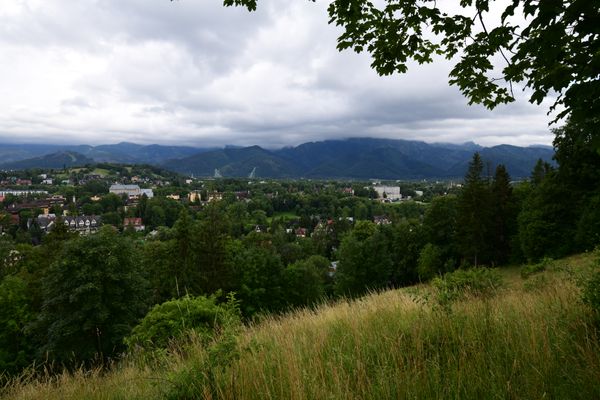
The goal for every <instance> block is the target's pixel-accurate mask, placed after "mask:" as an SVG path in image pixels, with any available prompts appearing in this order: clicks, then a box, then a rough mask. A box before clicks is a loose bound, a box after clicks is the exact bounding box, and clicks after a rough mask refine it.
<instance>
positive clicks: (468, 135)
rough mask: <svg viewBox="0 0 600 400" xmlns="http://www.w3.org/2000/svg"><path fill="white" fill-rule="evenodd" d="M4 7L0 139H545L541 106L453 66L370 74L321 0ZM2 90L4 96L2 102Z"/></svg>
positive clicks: (57, 2) (267, 142) (57, 0)
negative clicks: (481, 91) (470, 88)
mask: <svg viewBox="0 0 600 400" xmlns="http://www.w3.org/2000/svg"><path fill="white" fill-rule="evenodd" d="M15 4H20V5H17V6H11V7H9V8H8V9H7V10H8V11H6V10H5V11H4V12H2V11H0V52H2V53H3V54H11V57H7V59H6V60H3V61H5V62H3V64H4V65H0V87H1V88H3V90H4V94H5V96H3V97H4V99H2V98H0V107H2V109H3V113H2V115H0V132H4V134H2V133H0V139H2V138H5V139H7V140H8V139H11V140H14V138H15V136H18V137H21V138H22V140H23V141H25V140H29V139H31V138H36V139H37V138H40V137H41V138H44V137H47V136H44V133H47V134H51V135H52V138H53V140H54V141H75V142H79V143H80V142H88V143H92V144H97V143H107V142H116V141H121V140H127V141H134V142H140V143H152V142H157V143H171V144H194V145H211V146H213V145H224V144H237V145H250V144H260V145H264V146H267V147H273V146H284V145H292V144H299V143H302V142H305V141H310V140H323V139H329V138H343V137H350V136H379V137H390V138H409V139H422V140H426V141H447V142H462V141H467V140H474V141H475V142H479V143H482V144H498V143H501V142H508V143H514V144H525V145H526V144H531V143H545V144H549V143H550V142H551V135H549V134H548V127H547V125H546V124H547V122H548V121H549V119H550V118H549V117H547V116H546V115H545V110H546V109H547V104H545V105H544V106H543V107H535V106H532V105H530V104H528V103H527V96H526V93H525V94H523V95H521V96H520V97H521V99H520V100H519V102H517V103H514V104H511V105H508V106H503V107H500V108H498V109H497V110H494V111H493V112H490V111H489V110H486V109H484V108H483V107H480V106H473V107H469V106H467V105H466V103H467V102H466V100H465V99H464V98H463V97H462V96H461V95H460V93H459V92H458V90H457V89H456V88H453V87H449V86H448V83H447V81H448V77H447V75H448V71H449V69H450V68H451V65H450V64H449V63H448V62H446V61H444V60H439V62H437V63H435V64H433V65H425V66H419V65H414V66H411V68H410V72H409V73H408V74H407V75H403V76H392V77H379V76H377V74H376V73H375V72H374V71H373V70H371V69H370V67H369V64H370V60H369V59H368V57H367V56H365V55H364V54H359V55H357V54H354V53H352V52H344V53H338V52H337V50H336V49H335V45H336V37H337V34H338V33H339V30H338V28H336V27H334V26H330V25H328V24H327V15H326V7H327V4H326V2H317V3H312V2H304V1H300V2H281V1H278V0H262V1H261V3H260V7H259V10H258V11H257V12H256V13H248V12H247V11H245V10H244V9H241V8H227V9H226V8H223V7H222V4H221V2H220V1H219V0H211V1H206V0H179V1H175V2H170V1H167V0H155V1H147V0H128V1H122V0H95V1H94V0H82V1H77V2H71V1H67V0H54V1H39V0H23V1H21V2H19V3H15ZM8 99H10V100H8Z"/></svg>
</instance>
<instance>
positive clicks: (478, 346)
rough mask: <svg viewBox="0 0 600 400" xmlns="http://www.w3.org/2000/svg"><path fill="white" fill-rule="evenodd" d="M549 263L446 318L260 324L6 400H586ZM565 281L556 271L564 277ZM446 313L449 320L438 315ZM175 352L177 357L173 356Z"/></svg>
mask: <svg viewBox="0 0 600 400" xmlns="http://www.w3.org/2000/svg"><path fill="white" fill-rule="evenodd" d="M592 260H593V259H592V258H591V257H590V256H589V255H585V256H576V257H571V258H570V259H565V260H558V261H556V262H555V263H554V265H553V266H551V267H550V268H549V270H547V271H546V272H543V273H542V274H538V275H536V276H533V277H530V278H529V279H528V280H522V279H521V277H520V276H519V274H518V270H517V269H512V270H504V271H503V274H504V276H505V281H507V287H506V288H505V289H502V290H500V291H498V292H497V293H496V295H495V296H491V297H485V298H467V299H465V300H462V301H459V302H458V303H456V304H454V305H453V306H452V307H451V308H450V309H446V308H440V307H439V306H436V305H435V303H433V302H432V300H431V299H432V297H431V296H430V295H427V293H430V291H429V289H428V288H427V287H424V286H421V287H415V288H407V289H403V290H394V291H388V292H383V293H381V294H373V295H370V296H367V297H365V298H363V299H360V300H356V301H349V302H340V303H337V304H334V305H323V306H320V307H319V308H317V309H315V310H300V311H298V312H294V313H292V314H290V315H288V316H284V317H281V318H273V317H271V318H267V319H265V320H263V321H262V322H261V323H259V324H258V325H254V326H250V327H247V328H245V329H244V330H243V331H242V332H241V333H240V336H239V338H238V340H237V341H231V340H229V339H228V336H226V337H225V340H222V341H220V342H218V345H217V346H210V347H208V350H207V346H206V345H200V344H192V345H191V346H189V347H186V348H185V350H184V351H177V349H174V352H173V353H171V354H170V355H168V356H167V357H166V358H162V357H161V356H158V358H157V359H154V360H153V359H152V358H150V357H147V356H146V357H135V356H134V357H131V358H130V359H128V360H127V361H125V362H123V363H121V365H119V366H118V367H117V368H116V369H114V370H113V371H112V372H109V373H103V372H101V371H95V372H91V373H83V372H81V371H79V372H76V373H75V374H74V375H70V374H64V375H63V376H61V377H58V378H54V379H49V380H45V379H43V378H42V379H37V380H36V379H33V380H30V381H28V380H27V379H24V380H21V381H16V382H14V383H13V385H12V386H8V387H7V388H6V389H5V396H6V398H11V399H38V398H44V399H48V400H53V399H80V398H86V399H125V398H126V399H160V398H172V399H175V398H206V399H265V398H271V399H399V398H400V399H440V398H460V399H484V398H485V399H488V398H522V399H529V398H540V397H547V398H557V399H567V398H568V399H591V398H598V394H599V393H600V380H598V376H600V341H599V340H598V331H597V328H594V326H593V316H592V314H591V313H590V311H589V310H588V309H587V308H586V307H584V306H583V304H582V303H581V302H580V301H579V299H578V296H579V293H578V289H577V288H576V287H575V286H574V284H573V282H572V280H570V279H568V276H569V273H568V271H572V270H576V269H580V268H582V265H589V264H591V262H592ZM565 271H567V272H565ZM449 310H450V311H449ZM180 350H181V349H180Z"/></svg>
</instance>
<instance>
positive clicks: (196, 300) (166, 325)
mask: <svg viewBox="0 0 600 400" xmlns="http://www.w3.org/2000/svg"><path fill="white" fill-rule="evenodd" d="M228 312H231V311H230V310H228V309H227V308H226V307H222V306H219V305H217V303H216V298H215V297H204V296H198V297H191V296H184V297H182V298H180V299H175V300H170V301H167V302H164V303H162V304H157V305H155V306H154V307H153V308H152V310H150V311H149V312H148V314H146V316H145V317H144V318H143V319H142V320H141V321H140V323H139V324H138V325H136V327H135V328H133V330H132V331H131V335H129V336H128V337H127V338H126V339H125V343H126V344H127V346H128V347H129V348H130V349H132V348H134V347H142V348H144V349H147V350H152V349H160V348H166V347H167V345H168V344H169V343H170V342H171V341H172V340H174V339H178V338H181V337H182V336H184V335H189V334H190V332H191V331H193V332H194V336H195V337H196V338H200V339H201V340H203V341H208V340H210V339H211V338H212V337H213V336H214V334H215V330H216V329H217V328H218V327H219V326H220V325H221V324H222V322H223V321H224V320H225V318H226V314H227V313H228Z"/></svg>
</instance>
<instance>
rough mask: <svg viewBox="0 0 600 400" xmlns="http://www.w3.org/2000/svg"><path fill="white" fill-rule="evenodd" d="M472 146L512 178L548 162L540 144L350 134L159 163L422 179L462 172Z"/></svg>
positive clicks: (193, 168)
mask: <svg viewBox="0 0 600 400" xmlns="http://www.w3.org/2000/svg"><path fill="white" fill-rule="evenodd" d="M474 151H479V152H480V153H481V155H482V157H483V158H484V160H485V161H486V162H488V161H489V165H490V168H491V169H492V172H493V168H495V166H496V165H497V164H498V163H503V164H505V165H506V166H507V169H508V171H509V173H510V174H511V176H512V177H514V178H518V177H527V176H529V174H530V171H531V169H532V168H533V166H534V165H535V162H536V161H537V159H538V158H542V159H543V160H545V161H551V160H552V155H553V154H554V153H553V150H552V149H548V148H542V147H527V148H524V147H516V146H509V145H501V146H495V147H490V148H486V147H480V146H478V145H476V144H474V143H465V144H464V145H458V144H443V143H435V144H428V143H425V142H419V141H410V140H391V139H370V138H355V139H348V140H326V141H323V142H309V143H304V144H301V145H299V146H296V147H286V148H283V149H279V150H273V151H269V150H265V149H262V148H260V147H258V146H252V147H246V148H225V149H222V150H215V151H210V152H205V153H202V154H196V155H194V156H191V157H186V158H183V159H180V160H169V161H168V162H166V163H164V167H166V168H168V169H172V170H174V171H176V172H181V173H188V174H189V173H193V174H195V175H205V176H206V175H208V176H212V175H213V173H214V170H215V168H217V169H219V170H220V172H221V174H222V175H223V176H238V177H241V176H248V174H249V173H250V172H251V171H252V169H253V168H254V167H256V168H257V170H256V176H257V177H271V178H282V177H313V178H357V179H369V178H383V179H424V178H460V177H462V176H464V174H465V172H466V170H467V167H468V164H469V161H470V160H471V158H472V156H473V153H474Z"/></svg>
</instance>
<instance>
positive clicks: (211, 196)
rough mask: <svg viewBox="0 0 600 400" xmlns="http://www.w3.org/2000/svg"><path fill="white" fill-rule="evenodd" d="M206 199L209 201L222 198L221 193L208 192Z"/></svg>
mask: <svg viewBox="0 0 600 400" xmlns="http://www.w3.org/2000/svg"><path fill="white" fill-rule="evenodd" d="M207 200H208V201H209V202H211V201H220V200H223V193H219V192H210V193H208V197H207Z"/></svg>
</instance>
